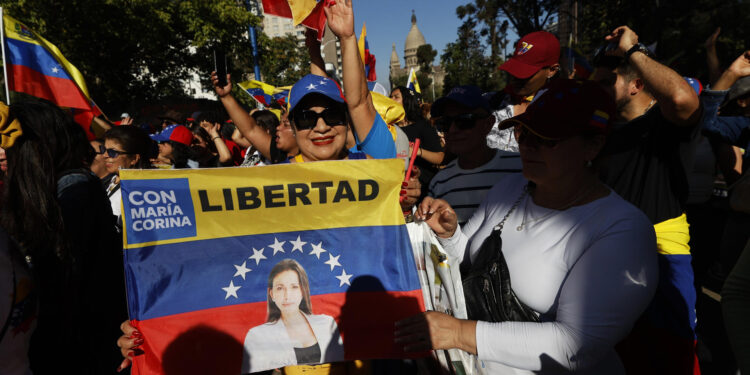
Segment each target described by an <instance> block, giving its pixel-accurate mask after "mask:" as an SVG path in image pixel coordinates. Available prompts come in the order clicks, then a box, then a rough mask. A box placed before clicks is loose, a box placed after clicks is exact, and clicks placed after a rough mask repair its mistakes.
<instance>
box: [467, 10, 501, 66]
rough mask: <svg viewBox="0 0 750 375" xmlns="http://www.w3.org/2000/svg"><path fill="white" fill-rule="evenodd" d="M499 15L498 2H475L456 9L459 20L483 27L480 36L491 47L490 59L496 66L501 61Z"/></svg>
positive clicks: (480, 29)
mask: <svg viewBox="0 0 750 375" xmlns="http://www.w3.org/2000/svg"><path fill="white" fill-rule="evenodd" d="M499 13H500V1H498V0H474V2H473V3H469V4H466V5H461V6H459V7H458V8H456V14H457V15H458V18H460V19H464V18H467V19H472V20H473V21H474V22H475V23H476V24H477V25H481V27H480V28H479V35H480V36H483V37H485V38H486V40H487V44H488V45H489V46H490V59H491V60H492V61H493V62H494V63H495V64H497V63H498V62H499V61H500V41H501V39H500V38H499V35H498V34H499V33H498V29H499V25H500V23H499V18H498V16H499Z"/></svg>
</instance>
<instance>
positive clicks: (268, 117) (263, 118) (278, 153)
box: [251, 110, 287, 164]
mask: <svg viewBox="0 0 750 375" xmlns="http://www.w3.org/2000/svg"><path fill="white" fill-rule="evenodd" d="M251 116H253V119H254V120H255V122H256V123H257V124H258V126H260V127H261V128H263V129H265V130H266V133H268V134H269V135H270V136H271V147H270V149H269V153H270V154H271V163H273V164H276V163H281V162H282V161H284V160H286V159H287V154H286V152H284V151H282V150H279V148H278V147H276V132H277V131H278V130H277V127H278V126H279V124H280V123H281V122H280V121H279V118H278V117H276V115H275V114H274V113H273V112H271V111H269V110H262V111H256V112H253V114H252V115H251Z"/></svg>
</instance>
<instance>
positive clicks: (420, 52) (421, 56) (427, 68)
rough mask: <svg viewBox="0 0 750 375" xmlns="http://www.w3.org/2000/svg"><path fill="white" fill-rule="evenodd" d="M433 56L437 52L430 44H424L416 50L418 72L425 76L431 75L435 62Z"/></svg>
mask: <svg viewBox="0 0 750 375" xmlns="http://www.w3.org/2000/svg"><path fill="white" fill-rule="evenodd" d="M435 56H437V51H435V49H434V48H432V45H431V44H424V45H421V46H419V48H417V64H419V71H420V72H424V73H425V74H431V73H432V64H433V63H434V62H435Z"/></svg>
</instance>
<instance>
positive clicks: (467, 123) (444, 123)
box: [436, 113, 489, 131]
mask: <svg viewBox="0 0 750 375" xmlns="http://www.w3.org/2000/svg"><path fill="white" fill-rule="evenodd" d="M487 117H489V116H487V115H478V114H476V113H464V114H462V115H457V116H443V117H441V118H440V119H438V120H437V124H436V125H437V127H438V128H442V129H444V130H443V131H447V130H448V129H450V127H451V125H453V124H455V125H456V127H458V128H460V129H464V130H466V129H471V128H473V127H474V126H476V124H477V121H479V120H484V119H486V118H487Z"/></svg>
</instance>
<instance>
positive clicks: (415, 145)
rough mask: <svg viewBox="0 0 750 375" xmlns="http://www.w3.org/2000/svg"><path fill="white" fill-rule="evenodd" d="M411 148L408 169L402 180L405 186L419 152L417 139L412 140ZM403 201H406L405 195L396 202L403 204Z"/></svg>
mask: <svg viewBox="0 0 750 375" xmlns="http://www.w3.org/2000/svg"><path fill="white" fill-rule="evenodd" d="M410 146H412V147H411V158H409V168H407V169H406V178H405V179H404V182H406V183H407V184H408V183H409V179H410V178H411V171H412V170H413V169H414V160H417V152H418V151H419V138H417V139H415V140H414V143H410ZM404 199H406V196H405V195H402V196H401V197H399V199H398V201H399V202H403V201H404Z"/></svg>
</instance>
